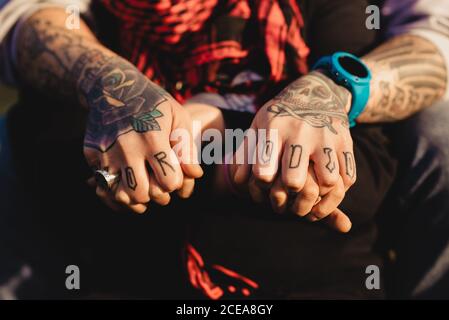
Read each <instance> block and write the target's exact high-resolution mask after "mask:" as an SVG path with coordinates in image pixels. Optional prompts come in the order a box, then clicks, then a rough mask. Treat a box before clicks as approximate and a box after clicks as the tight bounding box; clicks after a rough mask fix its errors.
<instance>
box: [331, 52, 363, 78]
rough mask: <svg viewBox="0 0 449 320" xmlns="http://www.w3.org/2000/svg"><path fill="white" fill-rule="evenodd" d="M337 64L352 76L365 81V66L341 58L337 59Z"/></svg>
mask: <svg viewBox="0 0 449 320" xmlns="http://www.w3.org/2000/svg"><path fill="white" fill-rule="evenodd" d="M338 63H339V64H340V66H341V67H342V68H343V69H344V70H346V71H347V72H349V73H350V74H352V75H353V76H356V77H359V78H361V79H365V78H366V77H368V70H367V69H366V68H365V66H364V65H363V64H361V63H360V62H359V61H358V60H356V59H354V58H352V57H349V56H341V57H339V58H338Z"/></svg>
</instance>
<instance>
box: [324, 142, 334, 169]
mask: <svg viewBox="0 0 449 320" xmlns="http://www.w3.org/2000/svg"><path fill="white" fill-rule="evenodd" d="M323 152H324V154H326V155H327V158H328V160H327V164H326V169H327V170H328V171H329V172H330V173H332V172H334V170H335V168H336V165H335V160H334V159H333V156H332V154H333V152H334V150H332V149H331V148H324V149H323Z"/></svg>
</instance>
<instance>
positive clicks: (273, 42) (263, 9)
mask: <svg viewBox="0 0 449 320" xmlns="http://www.w3.org/2000/svg"><path fill="white" fill-rule="evenodd" d="M100 1H101V4H102V5H104V6H105V7H106V8H107V10H108V11H110V12H111V13H112V14H113V15H114V17H115V18H117V19H118V24H119V30H120V35H119V37H120V46H121V48H120V49H121V50H122V52H121V54H122V55H124V56H125V57H126V58H128V59H129V60H130V61H131V62H132V63H134V64H135V65H136V66H137V67H138V69H139V70H141V71H142V72H143V73H144V74H145V75H146V76H148V78H150V79H151V80H153V81H155V82H156V83H158V84H160V85H161V86H163V87H164V88H165V89H166V90H168V91H169V92H170V93H171V94H173V95H174V96H175V98H176V99H177V100H178V101H180V102H183V101H184V100H185V99H186V98H189V97H190V96H192V95H194V94H195V93H199V92H218V93H221V92H230V91H234V90H235V91H239V92H245V90H246V91H248V92H253V93H254V91H255V90H258V91H263V90H264V88H266V87H269V86H270V85H272V84H273V83H279V82H281V81H283V80H288V79H293V78H294V77H298V76H299V75H301V74H304V73H306V72H307V64H306V59H307V56H308V54H309V49H308V47H307V46H306V44H305V42H304V41H303V39H302V37H301V28H302V27H303V18H302V15H301V12H300V9H299V7H298V5H297V3H296V1H295V0H100ZM287 52H288V54H287ZM244 70H253V71H255V72H256V73H258V74H261V75H262V76H263V77H264V78H265V81H264V83H262V84H261V83H259V84H255V83H245V84H244V85H240V86H239V87H238V88H235V87H232V86H231V82H232V79H233V78H234V77H235V76H236V75H237V74H238V73H239V72H242V71H244Z"/></svg>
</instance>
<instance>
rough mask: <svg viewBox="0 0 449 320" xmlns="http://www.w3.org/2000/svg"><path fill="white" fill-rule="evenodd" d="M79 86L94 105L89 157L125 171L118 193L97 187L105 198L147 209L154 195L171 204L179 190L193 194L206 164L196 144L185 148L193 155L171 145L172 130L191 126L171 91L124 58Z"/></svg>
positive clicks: (92, 161)
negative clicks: (179, 154) (197, 155)
mask: <svg viewBox="0 0 449 320" xmlns="http://www.w3.org/2000/svg"><path fill="white" fill-rule="evenodd" d="M79 87H80V91H81V93H82V95H83V99H84V100H85V101H86V104H87V106H88V108H89V118H88V122H87V128H86V135H85V139H84V152H85V155H86V158H87V159H88V162H89V163H90V165H91V166H93V167H95V168H107V170H108V171H109V172H111V173H115V174H120V176H121V179H120V182H119V183H118V184H117V185H116V186H115V187H114V190H113V193H111V192H106V191H104V190H102V189H100V188H97V194H98V195H99V196H100V197H102V198H103V199H104V200H105V202H106V203H108V204H110V205H111V207H115V205H114V202H118V203H119V204H121V205H125V206H128V207H130V208H131V209H133V210H134V211H136V212H143V211H145V210H146V206H147V203H148V202H149V201H150V200H153V201H155V202H157V203H159V204H163V205H165V204H167V203H168V202H169V201H170V196H169V193H170V192H172V191H174V190H179V189H181V190H182V191H181V196H184V197H188V196H189V195H190V193H191V192H192V190H193V184H194V179H195V178H199V177H200V176H201V175H202V170H201V168H200V167H199V165H197V164H194V163H195V162H193V161H192V160H193V156H194V155H195V152H196V151H195V150H194V149H185V150H188V151H189V152H190V156H191V158H189V160H188V161H186V160H187V158H183V159H181V158H179V159H178V158H177V155H176V154H175V153H174V152H173V151H172V148H171V144H170V133H171V132H172V131H173V130H175V129H177V128H184V129H187V130H189V132H190V130H191V120H190V118H189V115H188V113H187V112H186V111H185V110H184V109H183V108H182V107H181V106H180V105H179V104H178V103H177V102H176V101H175V100H174V99H173V98H172V97H171V96H170V95H169V94H168V93H166V92H165V91H164V90H162V89H161V88H160V87H158V86H157V85H156V84H154V83H152V82H151V81H149V80H148V79H147V78H146V77H144V76H143V75H142V74H141V73H140V72H139V71H138V70H137V69H136V68H135V67H134V66H133V65H131V64H130V63H128V62H126V61H124V60H122V59H112V60H110V61H108V63H106V64H105V65H103V66H102V67H101V68H99V69H98V70H97V73H96V75H95V76H92V77H85V78H84V79H83V81H80V84H79ZM191 147H192V148H194V145H193V143H191ZM181 160H184V161H181Z"/></svg>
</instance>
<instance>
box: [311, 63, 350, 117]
mask: <svg viewBox="0 0 449 320" xmlns="http://www.w3.org/2000/svg"><path fill="white" fill-rule="evenodd" d="M313 72H318V73H320V74H321V75H322V76H324V77H326V78H328V79H329V80H330V81H332V82H333V83H334V84H335V87H334V90H335V91H337V92H335V93H336V94H337V96H339V97H342V98H343V100H344V101H346V105H345V112H346V114H348V113H349V111H351V103H352V94H351V91H349V90H348V89H347V88H345V87H344V86H342V85H339V84H338V83H336V82H335V81H334V80H333V79H332V78H331V77H329V73H328V72H327V71H326V70H324V69H317V70H315V71H312V72H311V73H313Z"/></svg>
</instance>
